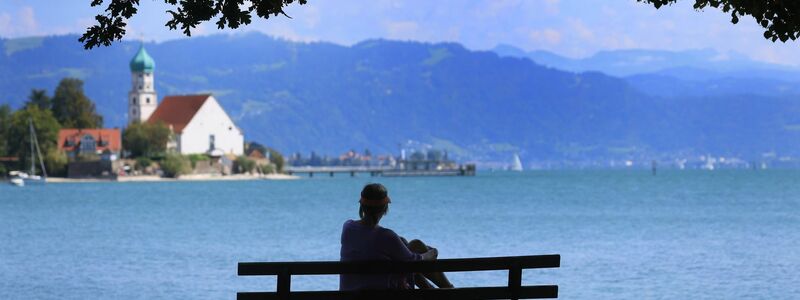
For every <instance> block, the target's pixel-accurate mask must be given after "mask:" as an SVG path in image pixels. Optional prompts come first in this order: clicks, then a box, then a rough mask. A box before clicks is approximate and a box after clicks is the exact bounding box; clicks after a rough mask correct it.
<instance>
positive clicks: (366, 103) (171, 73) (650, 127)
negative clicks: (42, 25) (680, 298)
mask: <svg viewBox="0 0 800 300" xmlns="http://www.w3.org/2000/svg"><path fill="white" fill-rule="evenodd" d="M0 44H1V45H0V46H2V47H0V49H4V50H5V51H4V52H5V53H4V55H3V53H0V90H2V91H3V94H2V96H1V97H2V98H0V102H2V103H12V104H13V105H14V106H17V107H18V106H19V105H21V103H23V102H24V100H25V98H26V97H27V95H28V93H29V92H30V89H31V88H47V89H48V90H51V91H52V89H53V88H54V87H55V85H56V84H57V82H58V81H59V80H60V79H61V78H62V77H64V76H76V77H80V78H82V79H84V80H85V81H86V90H87V93H88V95H89V96H90V97H91V98H92V99H93V100H94V101H95V102H96V103H97V104H98V108H99V111H100V112H101V113H102V114H103V115H104V116H105V118H106V120H107V125H108V126H124V124H125V120H126V116H125V111H126V98H127V97H126V95H127V92H128V90H129V89H130V74H129V71H128V61H129V59H130V58H131V57H132V56H133V54H134V52H135V51H136V50H137V48H138V47H139V44H138V43H134V42H123V43H118V44H115V45H114V46H112V47H109V48H100V49H96V50H91V51H86V50H83V49H82V48H81V45H80V44H79V43H78V42H77V36H62V37H48V38H35V39H22V40H2V41H0ZM146 47H147V50H148V52H149V53H150V54H151V55H152V56H153V57H154V59H155V60H156V74H155V78H156V88H157V90H158V93H159V96H160V97H163V96H165V95H170V94H187V93H199V92H208V91H210V92H213V93H214V94H215V95H216V96H217V98H218V99H219V100H220V102H221V104H222V105H223V106H224V107H225V108H226V110H227V111H228V112H229V114H231V116H232V117H233V118H234V119H235V120H236V121H237V124H238V125H239V126H240V127H241V128H242V129H243V131H244V132H245V137H246V139H247V140H254V141H258V142H261V143H265V144H268V145H273V146H275V147H276V148H278V149H279V150H282V151H284V152H295V151H301V152H304V153H308V152H309V151H316V152H317V153H324V154H338V153H341V152H344V151H346V150H349V149H351V148H352V149H356V150H359V151H360V150H363V149H365V148H369V149H370V150H371V151H372V152H373V153H387V152H392V153H396V152H397V151H398V144H400V143H404V142H406V141H408V140H416V141H422V142H425V143H430V144H433V145H434V146H437V147H443V148H446V149H448V150H450V153H451V155H453V156H457V157H461V158H468V159H479V160H503V159H506V160H508V159H510V157H511V153H512V152H519V153H521V156H522V159H523V161H526V162H530V161H534V160H591V159H600V158H643V159H646V158H648V157H656V156H661V157H664V156H677V155H689V154H696V153H703V154H705V153H713V154H718V155H739V156H742V157H755V156H758V155H760V154H761V153H763V152H767V151H778V152H779V153H797V152H800V151H798V150H800V147H799V146H800V131H798V130H800V103H799V102H798V101H797V99H798V97H789V96H784V95H779V96H777V97H767V96H763V95H752V96H749V95H744V94H735V95H727V96H718V95H706V94H696V95H685V96H681V97H676V98H669V97H662V96H654V95H653V93H652V92H651V91H642V90H640V89H641V87H638V86H637V85H634V84H631V83H630V82H629V80H630V81H631V82H635V81H634V80H631V79H629V80H626V79H621V78H615V77H610V76H607V75H604V74H602V73H597V72H587V73H572V72H566V71H560V70H557V69H553V68H549V67H545V66H542V65H539V64H536V63H534V62H533V61H531V60H530V59H527V58H525V59H523V58H514V57H501V56H498V55H497V54H496V53H494V52H484V51H470V50H468V49H465V48H463V47H462V46H461V45H458V44H452V43H441V44H427V43H417V42H396V41H386V40H369V41H364V42H362V43H359V44H356V45H353V46H352V47H346V46H340V45H335V44H330V43H297V42H288V41H283V40H276V39H273V38H271V37H268V36H264V35H260V34H246V35H236V36H223V35H219V36H210V37H198V38H191V39H183V40H175V41H169V42H164V43H158V44H151V43H148V44H146Z"/></svg>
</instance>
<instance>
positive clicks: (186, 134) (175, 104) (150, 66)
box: [128, 46, 244, 157]
mask: <svg viewBox="0 0 800 300" xmlns="http://www.w3.org/2000/svg"><path fill="white" fill-rule="evenodd" d="M130 69H131V76H132V81H131V82H132V87H131V91H130V93H129V95H128V98H129V99H128V120H129V123H134V122H142V123H143V122H148V123H157V122H163V123H164V124H165V125H167V126H169V128H170V129H171V130H172V133H173V139H172V140H171V141H170V142H168V143H167V148H168V149H170V150H174V151H176V152H178V153H181V154H209V155H211V156H217V157H219V156H222V155H225V154H232V155H242V154H244V135H243V134H242V131H241V130H240V129H239V127H237V126H236V124H235V123H234V122H233V119H231V117H230V116H229V115H228V114H227V113H226V112H225V109H223V108H222V106H221V105H220V104H219V102H217V99H215V98H214V96H213V95H211V94H201V95H181V96H166V97H164V99H163V100H162V101H161V103H160V104H159V103H158V98H157V93H156V90H155V79H154V72H155V61H154V60H153V58H152V57H150V55H149V54H147V51H145V49H144V46H142V47H141V48H139V52H138V53H136V55H135V56H134V57H133V59H131V62H130Z"/></svg>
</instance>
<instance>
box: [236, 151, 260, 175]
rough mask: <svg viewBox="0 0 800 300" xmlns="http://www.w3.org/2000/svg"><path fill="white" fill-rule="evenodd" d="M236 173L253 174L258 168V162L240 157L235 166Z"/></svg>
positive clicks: (237, 158)
mask: <svg viewBox="0 0 800 300" xmlns="http://www.w3.org/2000/svg"><path fill="white" fill-rule="evenodd" d="M233 166H234V167H233V169H234V173H237V174H244V173H250V172H253V170H254V169H255V168H256V162H255V161H254V160H252V159H249V158H247V156H244V155H239V156H237V157H236V160H235V161H234V164H233Z"/></svg>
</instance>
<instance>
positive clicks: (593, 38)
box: [0, 0, 800, 66]
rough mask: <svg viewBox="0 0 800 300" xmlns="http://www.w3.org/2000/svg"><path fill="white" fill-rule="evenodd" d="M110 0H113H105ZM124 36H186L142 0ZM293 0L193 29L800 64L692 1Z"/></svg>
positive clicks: (84, 0) (785, 50)
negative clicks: (698, 53)
mask: <svg viewBox="0 0 800 300" xmlns="http://www.w3.org/2000/svg"><path fill="white" fill-rule="evenodd" d="M106 1H110V0H106ZM140 1H141V2H140V11H139V13H138V14H137V15H136V16H134V17H133V19H131V21H130V22H129V24H128V28H127V29H128V34H127V36H126V39H142V40H147V41H165V40H172V39H179V38H185V37H184V36H183V35H182V33H181V32H179V31H170V30H169V29H168V28H166V27H165V26H164V23H166V22H167V20H168V19H169V15H168V14H167V13H166V10H167V9H169V8H170V6H169V5H167V4H164V1H163V0H140ZM90 2H91V0H0V37H4V38H15V37H25V36H34V35H54V34H68V33H82V32H83V31H85V30H86V27H88V26H89V25H91V24H93V21H94V20H93V18H94V15H96V14H98V13H102V8H100V7H91V6H90V5H89V3H90ZM308 2H309V4H307V5H302V6H301V5H298V4H296V3H295V4H292V5H291V6H290V7H289V8H288V9H287V13H288V14H289V15H290V16H291V17H292V18H291V19H289V18H285V17H278V18H271V19H269V20H258V21H256V22H254V23H253V24H251V25H249V26H247V27H244V28H240V29H238V30H235V31H231V30H225V31H220V30H218V29H217V28H216V26H215V25H214V24H213V22H210V23H208V24H205V25H202V26H201V27H199V28H198V29H197V30H196V31H195V33H194V35H208V34H219V33H228V34H237V33H244V32H249V31H259V32H263V33H266V34H270V35H274V36H278V37H282V38H286V39H290V40H296V41H328V42H334V43H337V44H343V45H352V44H355V43H357V42H359V41H362V40H365V39H373V38H385V39H395V40H414V41H425V42H443V41H447V42H458V43H461V44H464V45H465V46H466V47H467V48H470V49H475V50H486V49H491V48H493V47H495V46H496V45H498V44H509V45H513V46H517V47H519V48H522V49H525V50H548V51H552V52H554V53H557V54H560V55H564V56H568V57H573V58H580V57H586V56H590V55H592V54H594V53H596V52H598V51H604V50H617V49H656V50H688V49H709V48H710V49H714V50H717V51H719V52H721V53H729V52H735V53H740V54H743V55H746V56H749V57H751V58H753V59H755V60H760V61H765V62H770V63H778V64H786V65H794V66H800V48H799V47H800V42H793V41H789V42H787V43H781V42H776V43H773V42H771V41H769V40H766V39H764V38H763V35H762V34H763V29H762V28H761V27H759V26H757V25H756V23H755V21H754V20H753V19H752V18H751V17H746V18H743V19H742V20H741V21H740V22H739V24H736V25H734V24H732V23H731V22H730V16H729V15H726V14H725V13H722V12H721V11H719V10H716V9H713V8H710V9H706V10H705V11H697V10H694V9H693V8H692V7H691V4H692V3H693V2H694V1H691V0H679V1H678V4H675V5H672V6H669V7H665V8H661V9H658V10H656V9H655V8H653V7H652V6H651V5H648V4H643V3H638V2H636V1H635V0H405V1H400V0H309V1H308Z"/></svg>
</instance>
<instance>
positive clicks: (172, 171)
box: [159, 153, 192, 178]
mask: <svg viewBox="0 0 800 300" xmlns="http://www.w3.org/2000/svg"><path fill="white" fill-rule="evenodd" d="M159 165H161V171H163V172H164V176H166V177H172V178H176V177H178V176H181V175H183V174H187V173H189V172H190V171H191V170H192V167H191V166H189V159H188V158H186V157H185V156H183V155H180V154H178V153H169V154H167V155H166V156H165V157H164V159H162V160H161V162H159Z"/></svg>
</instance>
